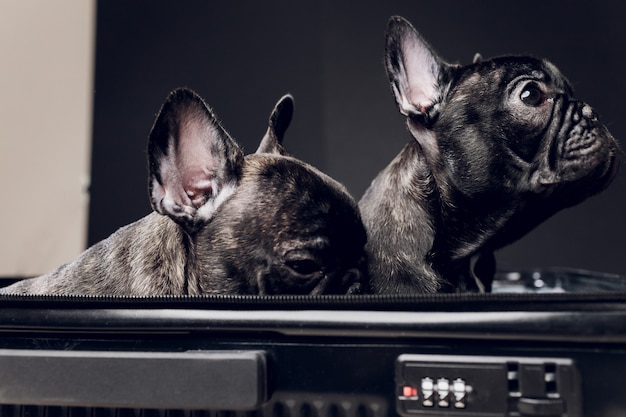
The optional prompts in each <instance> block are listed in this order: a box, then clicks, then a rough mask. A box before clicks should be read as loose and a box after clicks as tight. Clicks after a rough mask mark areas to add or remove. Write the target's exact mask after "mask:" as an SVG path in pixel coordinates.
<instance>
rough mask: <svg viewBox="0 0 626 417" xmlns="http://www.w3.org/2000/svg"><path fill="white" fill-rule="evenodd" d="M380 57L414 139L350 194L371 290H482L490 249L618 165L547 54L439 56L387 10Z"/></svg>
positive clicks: (573, 199)
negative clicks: (362, 231) (364, 239)
mask: <svg viewBox="0 0 626 417" xmlns="http://www.w3.org/2000/svg"><path fill="white" fill-rule="evenodd" d="M386 67H387V72H388V75H389V79H390V81H391V87H392V89H393V93H394V95H395V98H396V101H397V103H398V106H399V109H400V112H401V113H402V114H404V115H405V116H406V117H407V119H406V120H407V126H408V128H409V131H410V133H411V135H412V136H413V138H414V140H412V141H411V142H410V143H409V144H408V145H406V147H405V148H404V149H403V150H402V152H401V153H400V154H399V155H398V156H397V157H396V158H395V159H394V160H393V161H392V162H391V164H390V165H389V166H388V167H387V168H386V169H385V170H384V171H382V172H381V173H380V174H379V175H378V176H377V178H376V179H375V180H374V181H373V183H372V185H371V187H370V188H369V189H368V190H367V191H366V193H365V195H364V196H363V198H362V200H361V201H360V203H359V206H360V209H361V215H362V216H363V221H364V223H365V226H366V229H367V230H368V235H369V237H368V244H367V247H368V256H369V264H370V274H371V275H372V276H371V285H372V289H373V291H374V292H383V293H384V292H390V293H393V292H401V293H402V292H410V291H418V292H434V291H465V290H477V289H482V288H481V287H486V288H485V289H487V290H488V288H489V285H490V276H491V275H492V273H493V267H494V264H493V263H492V262H491V260H493V255H492V252H493V251H494V250H496V249H498V248H500V247H502V246H504V245H507V244H509V243H511V242H513V241H515V240H516V239H518V238H520V237H521V236H523V235H524V234H526V233H527V232H528V231H530V230H531V229H532V228H534V227H535V226H536V225H538V224H539V223H540V222H542V221H544V220H545V219H547V218H548V217H550V216H551V215H553V214H554V213H555V212H557V211H559V210H561V209H563V208H565V207H568V206H572V205H574V204H577V203H579V202H581V201H583V200H584V199H585V198H587V197H589V196H591V195H593V194H595V193H598V192H599V191H601V190H602V189H604V188H605V187H607V185H608V184H609V183H610V182H611V180H612V179H613V178H614V176H615V174H616V171H617V167H618V165H619V164H618V153H619V152H618V146H617V143H616V141H615V140H614V139H613V137H612V136H611V135H610V133H609V132H608V130H607V129H606V127H605V126H604V125H602V124H601V123H600V122H599V121H598V118H597V116H596V113H595V112H594V111H593V110H592V108H591V107H589V106H588V105H587V104H585V103H583V102H581V101H577V100H574V99H573V98H572V89H571V87H570V85H569V84H568V82H567V80H566V79H565V77H564V76H563V75H562V74H561V73H560V72H559V70H558V69H557V68H556V67H555V66H554V65H552V64H551V63H549V62H548V61H546V60H542V59H535V58H531V57H526V56H517V57H515V56H509V57H500V58H495V59H491V60H487V61H482V60H480V59H476V60H475V62H474V63H473V64H471V65H467V66H458V65H449V64H447V63H445V62H444V61H443V60H442V59H440V58H439V57H438V56H437V55H436V54H435V53H434V52H433V50H432V49H431V48H430V47H429V46H428V44H427V43H426V42H425V41H424V40H423V39H422V38H421V37H420V35H419V34H418V33H417V31H416V30H415V29H414V28H413V27H412V26H411V24H410V23H408V22H407V21H405V20H404V19H402V18H399V17H395V18H392V19H391V20H390V23H389V26H388V30H387V43H386ZM477 275H482V278H483V282H481V281H480V280H476V278H480V277H479V276H477Z"/></svg>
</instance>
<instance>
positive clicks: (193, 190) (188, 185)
mask: <svg viewBox="0 0 626 417" xmlns="http://www.w3.org/2000/svg"><path fill="white" fill-rule="evenodd" d="M194 116H195V117H194ZM216 135H219V133H218V132H216V131H215V129H214V127H213V126H212V125H211V124H210V123H207V122H206V121H205V120H204V117H201V115H193V114H192V115H191V117H190V118H189V120H188V121H187V123H184V124H182V125H181V129H180V132H179V143H178V149H177V152H176V158H177V160H178V161H177V165H178V170H179V175H180V180H181V182H182V184H181V185H182V187H183V189H184V191H185V194H186V195H187V196H188V197H189V199H190V200H191V204H192V205H193V206H194V207H195V208H199V207H201V206H202V205H203V204H204V203H206V201H207V195H212V194H214V191H215V190H214V187H215V183H214V178H215V169H216V161H215V157H214V156H213V155H212V154H211V149H210V142H209V141H210V138H213V137H216Z"/></svg>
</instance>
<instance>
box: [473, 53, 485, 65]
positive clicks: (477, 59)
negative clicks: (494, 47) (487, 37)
mask: <svg viewBox="0 0 626 417" xmlns="http://www.w3.org/2000/svg"><path fill="white" fill-rule="evenodd" d="M481 62H483V56H482V55H481V54H480V52H476V53H475V54H474V59H473V60H472V63H473V64H479V63H481Z"/></svg>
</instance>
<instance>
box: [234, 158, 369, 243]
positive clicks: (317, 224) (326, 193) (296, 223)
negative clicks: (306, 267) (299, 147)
mask: <svg viewBox="0 0 626 417" xmlns="http://www.w3.org/2000/svg"><path fill="white" fill-rule="evenodd" d="M250 188H254V191H255V192H251V191H252V190H250ZM237 194H242V195H241V196H238V197H237V198H241V199H242V202H243V201H245V200H247V199H248V197H247V196H246V195H251V196H252V195H256V196H257V197H255V198H256V200H257V201H255V202H250V201H248V202H247V203H245V204H261V205H262V207H263V213H264V214H263V215H264V216H267V217H268V218H269V217H273V219H271V221H270V222H269V223H271V224H274V225H276V227H280V228H282V229H284V232H283V233H287V234H290V233H292V232H293V233H294V234H300V233H303V232H311V231H313V229H316V230H322V229H324V230H325V229H328V228H333V227H336V226H337V224H336V222H341V221H348V220H349V221H351V222H354V223H355V224H356V225H357V226H355V228H358V224H360V223H358V221H359V215H358V209H357V206H356V202H355V201H354V199H353V198H352V197H351V196H350V194H349V193H348V192H347V190H346V189H345V187H343V186H342V185H340V184H339V183H338V182H336V181H335V180H333V179H331V178H330V177H328V176H326V175H325V174H323V173H321V172H320V171H318V170H316V169H315V168H313V167H311V166H309V165H307V164H304V163H302V162H301V161H298V160H296V159H294V158H291V157H287V156H281V155H267V154H261V155H259V154H255V155H248V156H247V157H246V164H245V168H244V172H243V177H242V179H241V184H240V190H239V191H238V193H237ZM307 228H310V230H308V231H307V230H306V229H307Z"/></svg>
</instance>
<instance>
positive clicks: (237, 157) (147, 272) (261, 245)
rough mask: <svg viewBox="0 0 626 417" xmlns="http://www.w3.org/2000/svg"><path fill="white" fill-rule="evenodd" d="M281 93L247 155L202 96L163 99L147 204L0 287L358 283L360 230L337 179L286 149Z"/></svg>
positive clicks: (259, 289)
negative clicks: (34, 274)
mask: <svg viewBox="0 0 626 417" xmlns="http://www.w3.org/2000/svg"><path fill="white" fill-rule="evenodd" d="M292 106H293V104H292V99H291V97H290V96H285V97H284V98H283V99H282V100H281V101H280V102H279V103H278V105H277V107H276V109H275V110H274V112H273V113H272V116H271V117H270V127H269V129H268V132H267V134H266V136H265V137H264V139H263V141H262V142H261V145H260V147H259V149H258V151H257V153H256V154H253V155H248V156H245V157H244V155H243V153H242V151H241V149H240V148H239V146H238V145H237V144H236V143H235V142H234V141H233V140H232V139H231V137H230V136H229V135H228V133H227V132H226V131H225V130H224V129H223V128H222V126H221V125H220V123H219V122H218V120H217V119H216V118H215V116H214V115H213V113H212V112H211V110H209V108H208V107H207V106H206V105H205V103H204V102H203V101H202V99H201V98H200V97H199V96H197V95H196V94H195V93H193V92H192V91H189V90H185V89H180V90H176V91H174V92H173V93H172V94H171V95H170V96H169V97H168V99H167V101H166V102H165V104H164V105H163V108H162V109H161V112H160V114H159V116H158V117H157V119H156V121H155V123H154V127H153V128H152V132H151V134H150V138H149V146H148V154H149V163H150V167H149V168H150V187H149V189H150V195H151V201H152V206H153V208H154V209H155V210H156V213H152V214H149V215H148V216H146V217H144V218H143V219H141V220H139V221H137V222H135V223H132V224H130V225H128V226H126V227H123V228H121V229H120V230H118V231H117V232H115V233H114V234H113V235H111V236H110V237H109V238H107V239H106V240H103V241H102V242H100V243H97V244H96V245H94V246H92V247H91V248H89V249H88V250H87V251H85V252H84V253H83V254H82V255H81V256H80V257H79V258H78V259H77V260H76V261H74V262H72V263H70V264H67V265H64V266H61V267H60V268H59V269H57V270H56V271H54V272H51V273H50V274H48V275H44V276H42V277H38V278H32V279H28V280H24V281H21V282H18V283H16V284H13V285H12V286H10V287H7V288H5V289H3V292H4V293H37V294H52V293H54V294H112V295H115V294H124V295H159V294H206V293H210V294H224V293H231V294H279V293H297V294H325V293H347V292H351V291H353V290H355V289H356V288H358V286H359V280H360V279H361V273H362V270H363V269H364V268H365V265H364V245H365V230H364V228H363V224H362V223H361V220H360V217H359V214H358V208H357V205H356V202H355V201H354V200H353V199H352V197H350V195H349V194H348V193H347V191H346V190H345V189H344V187H343V186H341V185H340V184H338V183H337V182H335V181H334V180H332V179H330V178H329V177H327V176H326V175H324V174H322V173H321V172H319V171H317V170H316V169H314V168H313V167H311V166H309V165H306V164H304V163H303V162H301V161H299V160H296V159H294V158H291V157H289V156H286V155H285V154H284V150H283V148H282V145H281V141H282V135H283V134H284V131H285V129H286V128H287V126H288V124H289V122H290V120H291V114H292Z"/></svg>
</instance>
